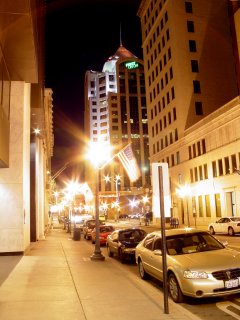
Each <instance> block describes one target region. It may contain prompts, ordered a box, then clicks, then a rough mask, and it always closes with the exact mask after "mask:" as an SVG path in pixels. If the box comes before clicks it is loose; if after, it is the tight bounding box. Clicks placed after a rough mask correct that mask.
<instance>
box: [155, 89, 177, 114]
mask: <svg viewBox="0 0 240 320" xmlns="http://www.w3.org/2000/svg"><path fill="white" fill-rule="evenodd" d="M153 93H154V95H153V96H152V93H150V102H152V101H153V100H154V101H155V98H156V93H155V91H153ZM159 98H160V97H159ZM174 99H175V90H174V87H172V88H171V91H167V93H166V97H165V96H162V99H161V100H160V99H159V101H158V107H159V109H160V111H161V109H165V107H166V106H167V105H168V104H169V103H170V102H171V101H173V100H174ZM154 107H155V106H154Z"/></svg>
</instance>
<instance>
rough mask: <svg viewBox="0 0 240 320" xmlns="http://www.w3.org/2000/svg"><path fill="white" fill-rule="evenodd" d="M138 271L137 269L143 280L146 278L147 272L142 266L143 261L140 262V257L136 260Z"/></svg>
mask: <svg viewBox="0 0 240 320" xmlns="http://www.w3.org/2000/svg"><path fill="white" fill-rule="evenodd" d="M138 271H139V274H140V277H141V278H142V279H143V280H146V279H147V277H148V274H147V273H146V271H145V270H144V266H143V263H142V260H141V259H140V260H139V261H138Z"/></svg>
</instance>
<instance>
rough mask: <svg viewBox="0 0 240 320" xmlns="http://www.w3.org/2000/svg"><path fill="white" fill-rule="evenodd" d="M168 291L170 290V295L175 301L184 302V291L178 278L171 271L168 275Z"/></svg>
mask: <svg viewBox="0 0 240 320" xmlns="http://www.w3.org/2000/svg"><path fill="white" fill-rule="evenodd" d="M168 291H169V295H170V297H171V298H172V300H173V301H174V302H176V303H180V302H183V300H184V298H183V294H182V291H181V289H180V287H179V284H178V281H177V278H176V277H175V275H174V274H173V273H170V275H169V277H168Z"/></svg>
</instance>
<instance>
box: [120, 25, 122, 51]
mask: <svg viewBox="0 0 240 320" xmlns="http://www.w3.org/2000/svg"><path fill="white" fill-rule="evenodd" d="M120 46H122V25H121V22H120Z"/></svg>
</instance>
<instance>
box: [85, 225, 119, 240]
mask: <svg viewBox="0 0 240 320" xmlns="http://www.w3.org/2000/svg"><path fill="white" fill-rule="evenodd" d="M114 230H115V229H114V227H113V226H108V225H100V226H99V243H100V245H106V241H107V236H108V235H109V234H111V233H112V232H113V231H114ZM91 238H92V243H95V242H96V228H94V229H93V230H92V232H91Z"/></svg>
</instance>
